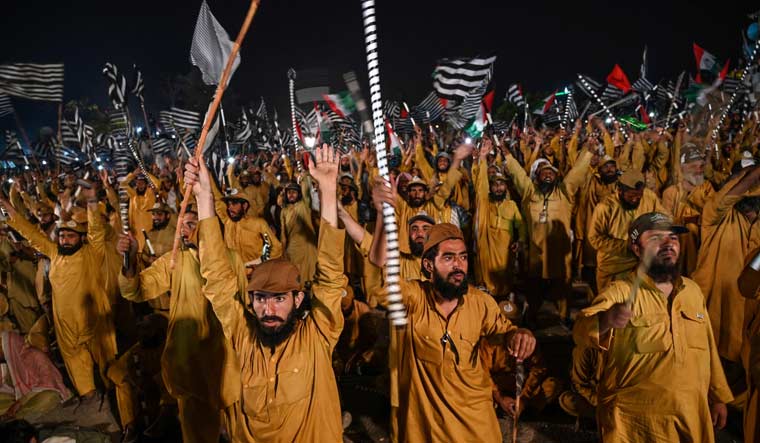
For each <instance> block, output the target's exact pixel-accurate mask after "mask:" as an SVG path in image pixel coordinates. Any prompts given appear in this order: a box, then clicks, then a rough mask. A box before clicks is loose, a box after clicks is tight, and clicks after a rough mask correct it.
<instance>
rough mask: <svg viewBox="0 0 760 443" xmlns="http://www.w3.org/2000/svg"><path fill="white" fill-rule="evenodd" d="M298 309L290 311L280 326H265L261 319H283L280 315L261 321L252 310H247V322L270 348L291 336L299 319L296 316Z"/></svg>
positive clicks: (263, 343) (253, 331)
mask: <svg viewBox="0 0 760 443" xmlns="http://www.w3.org/2000/svg"><path fill="white" fill-rule="evenodd" d="M296 311H297V309H293V310H292V311H290V314H288V318H287V319H285V321H284V322H283V323H282V324H280V326H277V327H274V328H270V327H267V326H264V325H262V324H261V321H265V320H267V319H274V320H282V319H281V318H279V317H273V316H268V317H263V318H262V319H261V321H260V320H259V319H258V318H257V317H256V316H255V315H254V314H252V313H251V312H250V311H247V310H246V311H245V317H246V322H247V323H248V330H249V331H250V332H251V333H252V334H254V335H255V336H256V338H258V340H259V342H260V343H261V345H262V346H266V347H268V348H274V347H276V346H277V345H279V344H280V343H282V342H284V341H285V340H287V338H288V337H290V334H292V333H293V330H294V329H295V327H296V322H297V321H298V319H297V318H296Z"/></svg>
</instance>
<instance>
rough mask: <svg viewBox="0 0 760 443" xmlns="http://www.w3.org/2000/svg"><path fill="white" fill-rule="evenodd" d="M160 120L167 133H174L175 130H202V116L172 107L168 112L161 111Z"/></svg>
mask: <svg viewBox="0 0 760 443" xmlns="http://www.w3.org/2000/svg"><path fill="white" fill-rule="evenodd" d="M158 115H159V116H158V120H159V122H160V123H161V126H163V128H164V130H165V131H166V132H172V131H173V129H174V128H181V129H188V130H190V131H198V130H200V128H201V114H200V113H198V112H195V111H188V110H186V109H180V108H177V107H172V108H171V109H169V110H168V111H161V112H159V114H158Z"/></svg>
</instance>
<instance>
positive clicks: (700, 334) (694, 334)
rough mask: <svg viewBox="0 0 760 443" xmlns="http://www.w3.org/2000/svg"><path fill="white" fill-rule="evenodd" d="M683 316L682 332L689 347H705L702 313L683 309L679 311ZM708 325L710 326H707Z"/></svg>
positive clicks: (705, 339)
mask: <svg viewBox="0 0 760 443" xmlns="http://www.w3.org/2000/svg"><path fill="white" fill-rule="evenodd" d="M681 317H683V321H682V322H681V323H682V324H683V329H684V334H686V343H688V345H689V347H690V348H694V349H707V330H706V329H705V327H706V325H705V315H704V313H701V312H697V311H692V310H684V311H681ZM707 327H710V326H707Z"/></svg>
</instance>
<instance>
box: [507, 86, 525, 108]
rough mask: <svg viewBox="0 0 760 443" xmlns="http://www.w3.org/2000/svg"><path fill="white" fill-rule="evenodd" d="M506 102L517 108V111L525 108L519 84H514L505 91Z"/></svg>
mask: <svg viewBox="0 0 760 443" xmlns="http://www.w3.org/2000/svg"><path fill="white" fill-rule="evenodd" d="M507 101H508V102H510V103H512V104H514V105H515V106H517V108H518V109H522V108H524V107H525V97H523V93H522V88H521V87H520V85H519V84H517V83H514V84H513V85H511V86H510V87H509V89H507Z"/></svg>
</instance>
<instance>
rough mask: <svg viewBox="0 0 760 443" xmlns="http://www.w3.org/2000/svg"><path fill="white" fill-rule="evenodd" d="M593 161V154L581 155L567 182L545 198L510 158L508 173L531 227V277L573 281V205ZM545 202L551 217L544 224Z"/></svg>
mask: <svg viewBox="0 0 760 443" xmlns="http://www.w3.org/2000/svg"><path fill="white" fill-rule="evenodd" d="M590 161H591V153H590V152H588V151H586V152H584V153H583V154H581V155H580V156H579V157H578V160H577V161H576V163H575V165H574V166H573V168H572V169H571V170H570V172H569V173H568V174H567V176H566V177H565V178H564V180H562V181H560V183H559V184H558V185H557V186H556V187H555V188H554V190H553V191H552V192H551V194H549V195H543V194H542V193H541V191H539V189H538V186H536V185H535V184H534V183H533V182H532V181H531V179H530V177H528V174H526V173H525V170H524V169H523V167H522V166H521V165H520V163H519V162H518V161H517V160H515V158H514V157H513V156H511V155H510V156H508V157H507V171H508V172H509V174H510V175H511V176H512V181H513V183H514V184H515V187H516V188H517V192H518V193H519V194H520V198H521V199H522V214H523V216H524V217H525V221H526V223H527V225H528V237H529V241H530V244H529V245H528V259H529V264H528V272H529V274H530V276H531V277H539V278H543V279H561V280H564V281H569V279H570V277H571V271H570V260H571V258H572V254H571V252H572V247H571V242H570V239H571V232H570V223H571V219H572V213H573V203H574V201H575V194H576V191H577V190H578V188H579V187H580V186H581V185H582V184H583V179H584V177H585V176H586V174H587V171H588V167H589V162H590ZM544 202H546V207H547V215H548V217H547V222H546V223H540V218H539V215H540V213H541V211H542V210H543V208H544Z"/></svg>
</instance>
